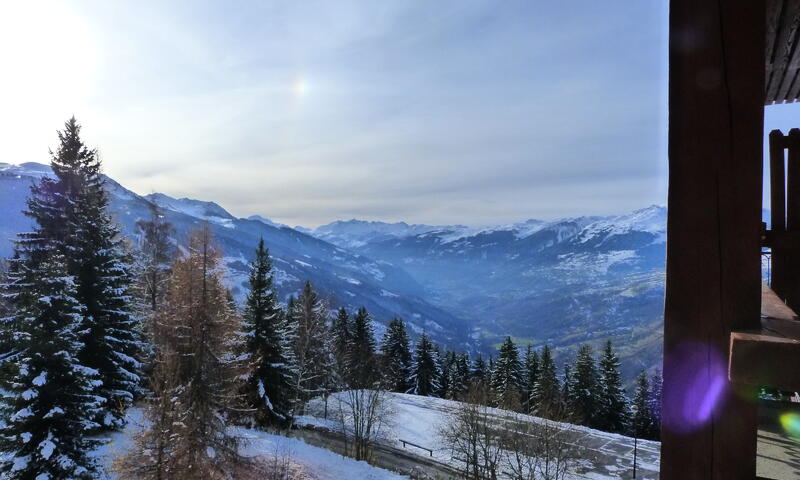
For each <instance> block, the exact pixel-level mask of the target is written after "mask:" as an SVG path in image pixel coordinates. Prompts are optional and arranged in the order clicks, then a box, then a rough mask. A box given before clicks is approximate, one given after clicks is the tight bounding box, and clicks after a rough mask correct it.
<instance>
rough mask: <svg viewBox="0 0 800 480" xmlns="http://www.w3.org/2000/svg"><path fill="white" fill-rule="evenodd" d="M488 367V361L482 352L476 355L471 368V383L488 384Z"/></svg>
mask: <svg viewBox="0 0 800 480" xmlns="http://www.w3.org/2000/svg"><path fill="white" fill-rule="evenodd" d="M487 369H488V367H487V365H486V361H485V360H484V359H483V356H482V355H481V354H478V356H477V357H475V361H474V362H472V368H471V369H470V374H469V381H470V384H484V385H485V384H486V370H487Z"/></svg>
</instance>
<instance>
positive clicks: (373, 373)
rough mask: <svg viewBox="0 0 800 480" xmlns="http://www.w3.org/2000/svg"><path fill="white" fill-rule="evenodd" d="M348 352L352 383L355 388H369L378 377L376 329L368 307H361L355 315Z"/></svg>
mask: <svg viewBox="0 0 800 480" xmlns="http://www.w3.org/2000/svg"><path fill="white" fill-rule="evenodd" d="M352 327H353V328H352V331H351V336H350V350H349V352H348V358H349V362H348V363H349V365H350V366H349V370H350V385H351V386H352V387H354V388H367V387H369V386H371V385H372V384H373V382H374V381H375V380H376V377H377V373H378V372H377V369H376V365H375V329H374V327H373V326H372V317H371V316H370V314H369V312H368V311H367V309H366V308H364V307H361V308H359V309H358V310H357V311H356V314H355V315H354V316H353V325H352Z"/></svg>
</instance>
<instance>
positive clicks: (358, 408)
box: [334, 385, 392, 461]
mask: <svg viewBox="0 0 800 480" xmlns="http://www.w3.org/2000/svg"><path fill="white" fill-rule="evenodd" d="M335 398H336V401H335V407H334V408H335V409H336V410H335V411H336V416H337V420H338V422H339V425H340V428H341V433H342V434H343V436H344V437H345V448H346V449H347V453H348V454H349V455H350V456H352V457H353V458H355V459H356V460H364V461H371V460H372V454H373V448H374V446H375V443H376V442H377V441H378V440H379V439H380V438H382V437H383V436H385V435H386V433H387V432H388V430H389V427H390V422H391V416H392V411H391V406H390V402H389V398H388V395H387V393H386V390H384V389H382V388H381V387H379V386H377V385H376V386H375V387H374V388H372V389H363V388H362V389H350V390H345V391H343V392H339V393H338V394H336V396H335Z"/></svg>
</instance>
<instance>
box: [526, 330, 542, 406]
mask: <svg viewBox="0 0 800 480" xmlns="http://www.w3.org/2000/svg"><path fill="white" fill-rule="evenodd" d="M524 362H525V365H524V370H525V375H524V378H523V385H524V388H523V392H522V399H523V409H524V411H525V412H526V413H530V412H531V410H532V404H531V397H532V395H533V387H534V386H535V385H536V381H537V379H538V377H539V354H538V353H537V352H536V351H535V350H534V349H533V347H531V346H530V345H528V348H527V349H526V350H525V361H524Z"/></svg>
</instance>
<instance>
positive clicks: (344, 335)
mask: <svg viewBox="0 0 800 480" xmlns="http://www.w3.org/2000/svg"><path fill="white" fill-rule="evenodd" d="M352 328H353V327H352V322H351V321H350V314H349V313H347V310H345V308H344V307H340V308H339V310H338V311H337V312H336V316H335V317H334V318H333V321H332V322H331V337H332V342H333V345H332V348H333V358H334V361H335V362H336V374H337V377H338V379H339V381H340V382H342V383H345V382H346V380H347V378H349V370H350V369H349V361H348V356H349V353H348V352H349V350H350V342H351V340H352Z"/></svg>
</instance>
